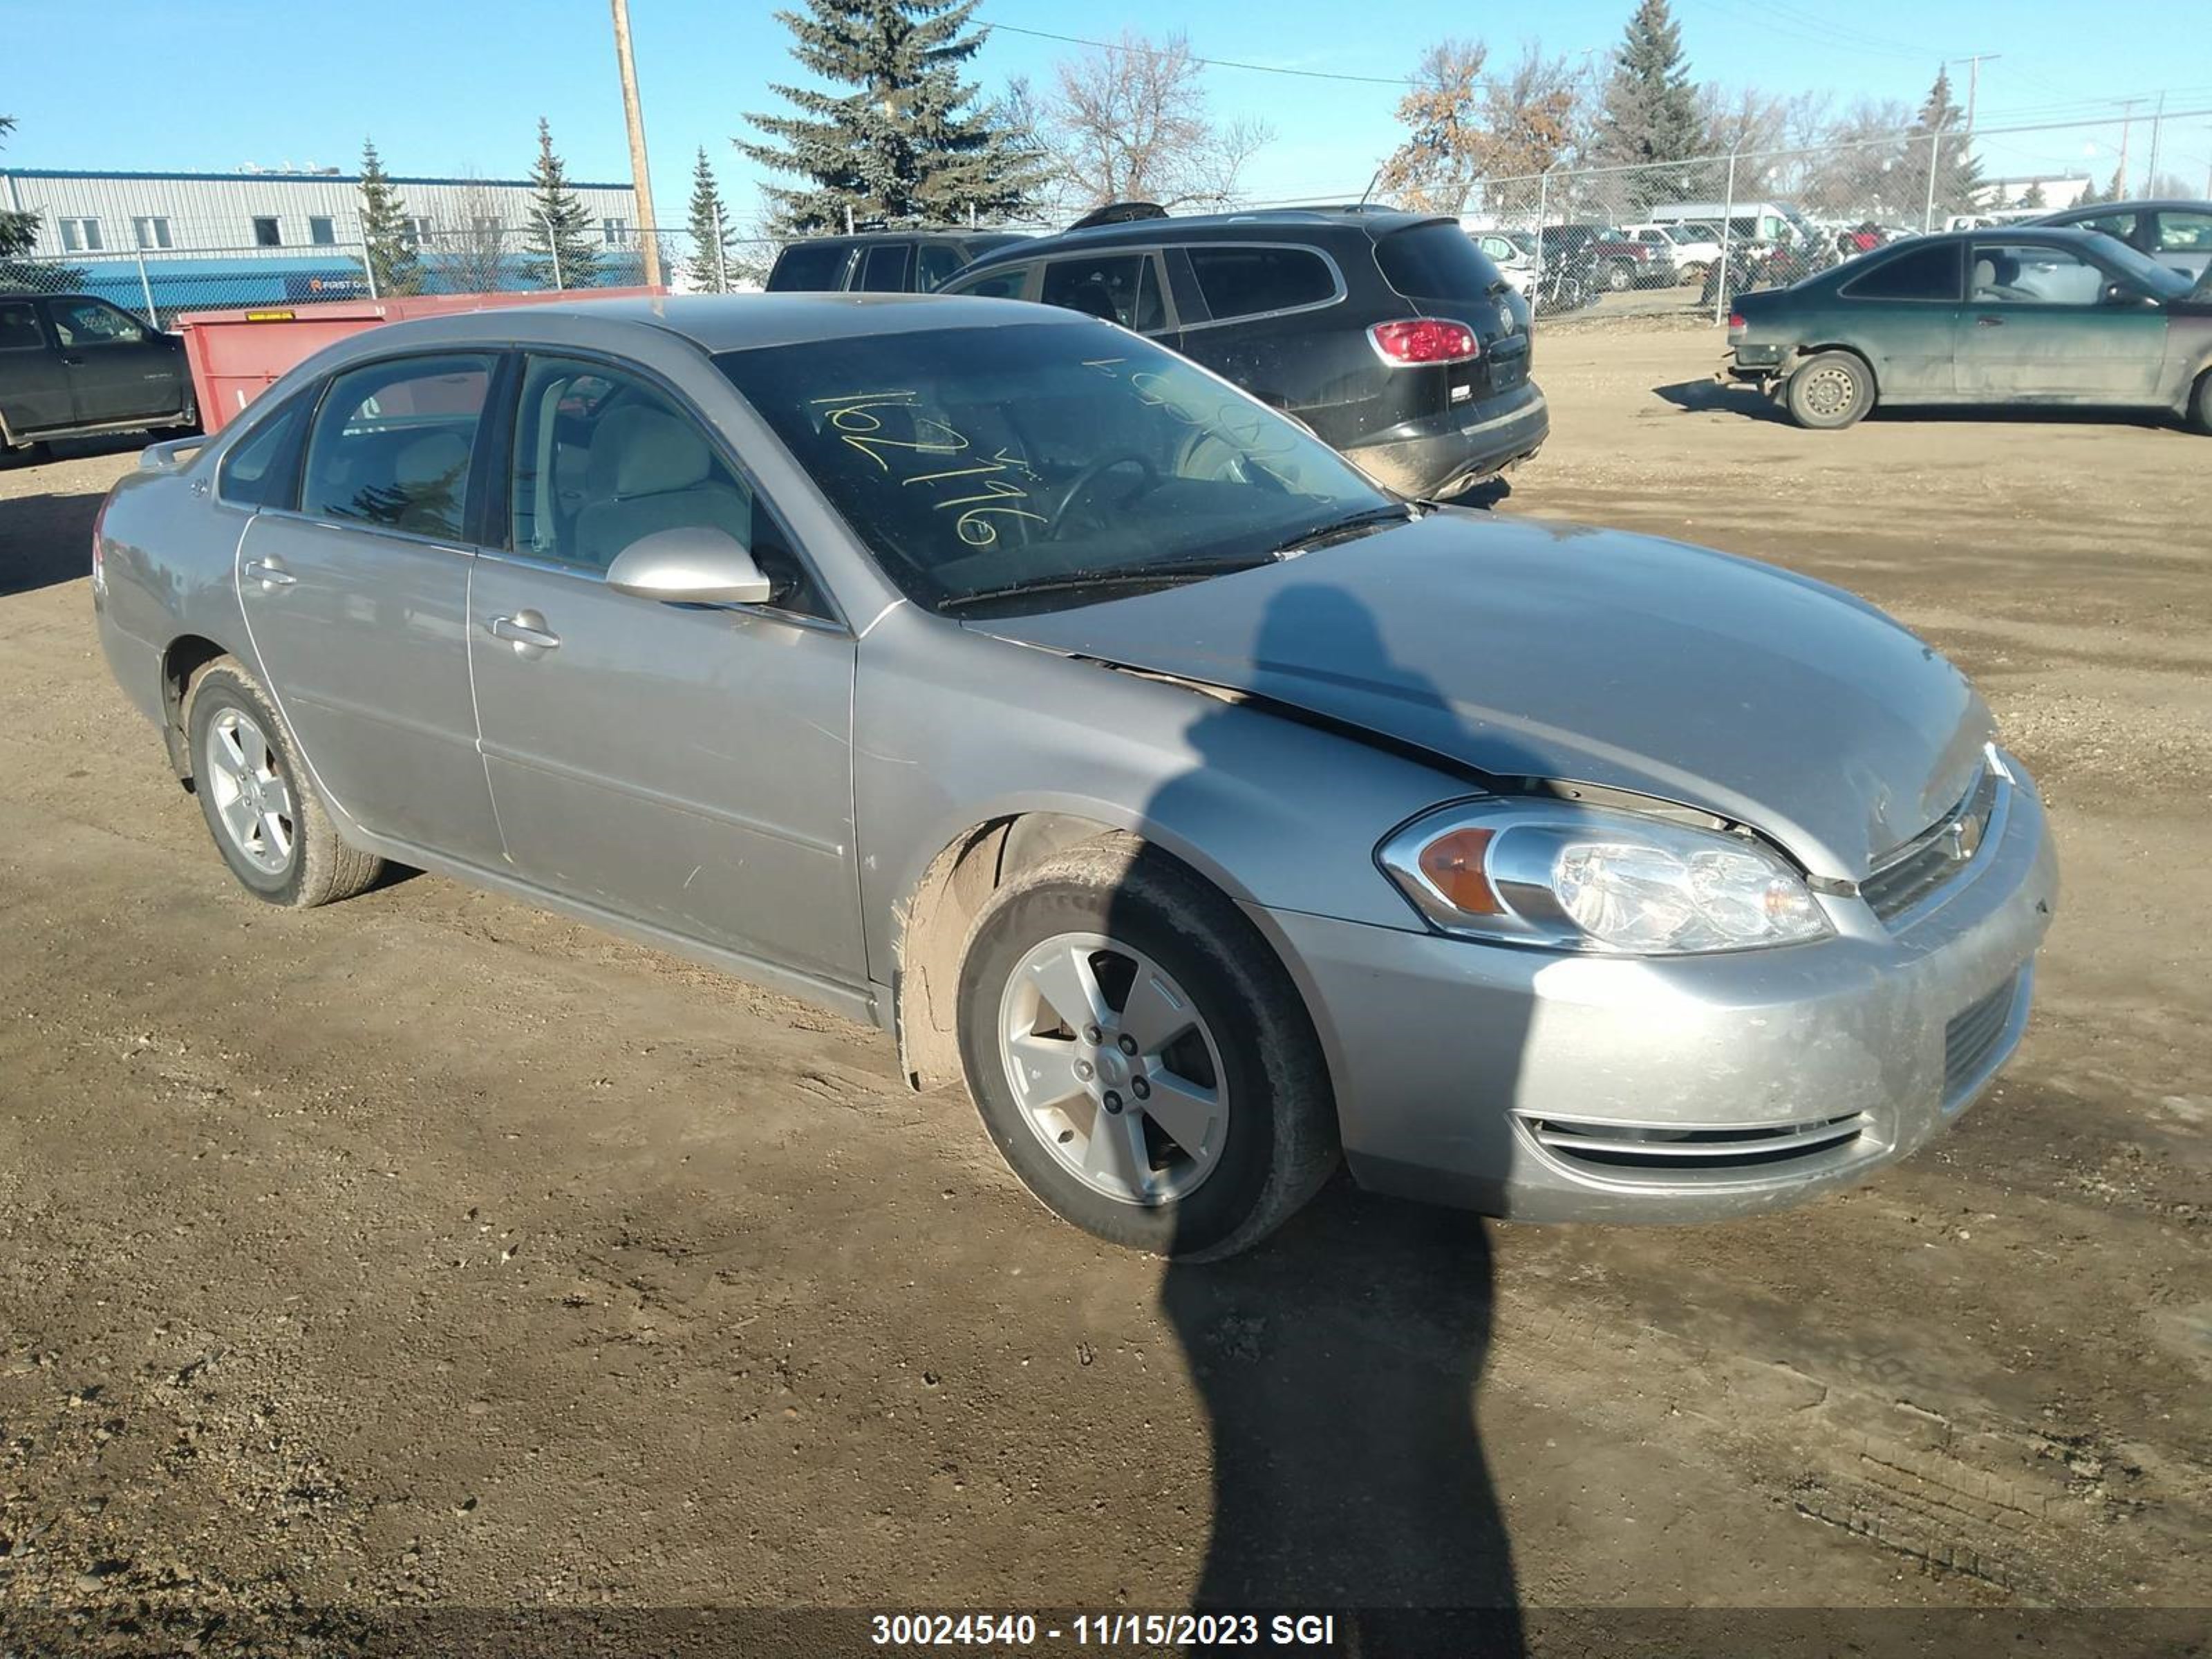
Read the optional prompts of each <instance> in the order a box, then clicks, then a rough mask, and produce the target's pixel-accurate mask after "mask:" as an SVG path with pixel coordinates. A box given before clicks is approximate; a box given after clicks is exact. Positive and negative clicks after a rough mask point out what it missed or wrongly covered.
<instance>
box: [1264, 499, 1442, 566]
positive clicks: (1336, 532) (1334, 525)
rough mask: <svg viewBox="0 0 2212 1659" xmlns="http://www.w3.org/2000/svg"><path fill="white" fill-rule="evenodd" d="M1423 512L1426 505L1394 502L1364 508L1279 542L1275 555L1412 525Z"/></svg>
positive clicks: (1286, 555) (1294, 552) (1278, 555)
mask: <svg viewBox="0 0 2212 1659" xmlns="http://www.w3.org/2000/svg"><path fill="white" fill-rule="evenodd" d="M1421 513H1422V506H1421V503H1419V502H1418V501H1393V502H1391V503H1390V505H1389V506H1388V507H1362V508H1361V509H1360V510H1359V511H1358V512H1357V513H1346V515H1345V516H1344V517H1343V518H1341V519H1334V520H1330V521H1329V522H1328V523H1327V524H1320V525H1316V526H1313V528H1311V529H1310V530H1301V531H1300V532H1298V533H1297V535H1295V536H1292V537H1291V538H1290V539H1289V540H1287V541H1282V542H1278V543H1277V544H1275V548H1274V556H1275V557H1276V558H1279V559H1285V558H1289V557H1290V556H1291V555H1293V554H1296V553H1302V552H1304V550H1306V549H1308V548H1310V547H1318V546H1320V545H1321V544H1322V543H1323V542H1331V541H1334V540H1336V539H1337V538H1340V537H1342V536H1349V535H1352V534H1354V533H1356V532H1359V531H1362V530H1376V529H1380V528H1381V527H1382V526H1384V525H1386V524H1411V523H1412V522H1413V520H1416V519H1418V518H1419V517H1420V516H1421Z"/></svg>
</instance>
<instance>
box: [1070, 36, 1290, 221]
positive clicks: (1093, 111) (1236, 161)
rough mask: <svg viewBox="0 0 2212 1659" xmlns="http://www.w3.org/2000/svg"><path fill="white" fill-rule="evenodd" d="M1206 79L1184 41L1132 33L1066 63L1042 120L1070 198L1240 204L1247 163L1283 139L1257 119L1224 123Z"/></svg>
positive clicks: (1166, 205)
mask: <svg viewBox="0 0 2212 1659" xmlns="http://www.w3.org/2000/svg"><path fill="white" fill-rule="evenodd" d="M1201 73H1202V65H1200V64H1198V63H1197V62H1195V61H1194V59H1193V58H1192V57H1191V55H1190V43H1189V41H1188V40H1186V39H1185V38H1184V37H1183V36H1182V35H1180V34H1175V35H1170V36H1169V37H1168V38H1167V39H1166V40H1160V41H1152V40H1146V39H1145V38H1144V37H1143V36H1141V35H1139V34H1136V33H1123V34H1122V36H1121V40H1119V41H1118V42H1117V43H1116V44H1115V45H1114V46H1111V47H1107V48H1100V49H1099V50H1097V51H1095V52H1091V53H1089V54H1087V55H1085V56H1084V57H1081V58H1072V59H1066V60H1063V61H1062V62H1061V63H1060V65H1059V67H1058V75H1057V84H1056V85H1055V86H1054V89H1053V92H1052V94H1051V95H1050V96H1048V98H1046V99H1045V100H1043V101H1042V106H1041V107H1040V108H1039V110H1038V112H1037V115H1036V129H1037V130H1036V138H1037V141H1038V143H1039V146H1040V148H1041V149H1042V150H1043V152H1044V154H1045V155H1046V156H1047V158H1048V167H1049V168H1050V171H1051V173H1052V174H1053V177H1054V184H1055V185H1056V186H1057V187H1058V191H1059V193H1060V196H1061V197H1062V198H1063V199H1064V200H1065V201H1066V202H1069V203H1072V204H1080V205H1082V206H1086V207H1088V206H1092V205H1096V204H1101V203H1105V202H1122V201H1142V202H1158V204H1160V205H1161V206H1162V207H1164V208H1170V209H1173V208H1179V207H1225V206H1228V205H1230V204H1231V203H1233V202H1234V201H1235V200H1236V199H1237V179H1239V177H1240V176H1241V175H1242V174H1243V171H1244V167H1245V165H1246V164H1247V163H1248V162H1249V161H1251V159H1252V156H1253V155H1254V154H1255V152H1256V151H1257V150H1258V149H1260V147H1261V145H1263V144H1265V143H1267V141H1268V140H1269V139H1270V138H1272V137H1273V136H1274V135H1273V133H1272V132H1271V131H1268V130H1267V127H1266V126H1264V125H1261V124H1260V123H1258V122H1256V121H1231V122H1228V123H1221V122H1218V121H1216V120H1215V119H1214V118H1213V117H1212V112H1211V111H1210V110H1209V109H1208V108H1207V106H1206V90H1205V88H1204V87H1202V86H1201V85H1200V75H1201Z"/></svg>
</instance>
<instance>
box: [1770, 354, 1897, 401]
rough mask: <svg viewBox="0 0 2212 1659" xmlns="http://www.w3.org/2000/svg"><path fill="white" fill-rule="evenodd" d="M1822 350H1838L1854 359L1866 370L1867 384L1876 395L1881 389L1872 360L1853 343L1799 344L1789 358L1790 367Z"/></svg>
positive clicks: (1794, 366) (1815, 355)
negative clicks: (1794, 353) (1793, 354)
mask: <svg viewBox="0 0 2212 1659" xmlns="http://www.w3.org/2000/svg"><path fill="white" fill-rule="evenodd" d="M1824 351H1839V352H1841V353H1842V354H1843V355H1844V356H1846V357H1849V358H1851V359H1853V360H1854V361H1856V362H1857V364H1858V366H1859V367H1860V368H1863V369H1864V370H1865V371H1866V377H1867V384H1868V385H1869V386H1872V387H1873V388H1874V389H1875V393H1876V394H1877V395H1879V394H1880V392H1881V381H1879V380H1876V379H1875V372H1874V362H1873V360H1872V359H1871V358H1869V356H1867V355H1866V353H1865V352H1863V351H1861V350H1860V349H1858V348H1857V346H1855V345H1843V344H1830V345H1805V346H1799V347H1798V348H1797V352H1796V356H1793V357H1792V358H1791V359H1790V368H1796V367H1797V365H1798V364H1800V363H1802V362H1804V361H1805V360H1806V359H1807V358H1808V357H1817V356H1820V354H1821V353H1822V352H1824Z"/></svg>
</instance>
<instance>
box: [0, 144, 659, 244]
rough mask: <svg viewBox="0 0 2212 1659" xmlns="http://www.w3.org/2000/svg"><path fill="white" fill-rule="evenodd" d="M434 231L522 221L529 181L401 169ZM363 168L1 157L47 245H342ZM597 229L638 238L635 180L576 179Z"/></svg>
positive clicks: (356, 235)
mask: <svg viewBox="0 0 2212 1659" xmlns="http://www.w3.org/2000/svg"><path fill="white" fill-rule="evenodd" d="M360 186H361V178H360V175H359V174H357V173H340V172H338V171H337V169H336V168H330V169H327V170H325V169H321V168H315V169H309V170H304V171H292V170H284V171H266V172H262V171H247V172H242V173H72V172H66V171H61V170H58V169H52V168H42V167H18V168H7V169H0V206H4V207H6V208H8V209H9V210H13V211H15V212H20V213H32V214H36V215H37V216H38V220H39V244H38V247H37V250H36V252H37V253H38V255H39V257H40V258H49V259H52V258H63V257H64V256H81V255H84V254H100V253H110V254H113V253H131V252H147V253H153V252H171V251H184V250H197V251H204V252H217V251H222V252H229V251H233V250H240V251H242V250H246V249H269V248H316V247H344V246H353V245H356V244H358V243H359V241H360V240H361V188H360ZM392 187H393V188H394V189H395V190H396V191H398V194H399V196H400V197H401V200H402V202H403V203H404V206H405V210H406V213H407V216H408V218H409V219H410V221H411V222H413V224H414V226H415V228H416V234H418V235H419V236H420V237H421V239H422V240H423V241H424V242H430V241H433V240H435V239H437V238H438V237H441V236H450V235H453V234H459V233H465V232H468V231H470V230H472V229H476V228H481V227H482V226H483V225H486V224H493V225H498V226H501V227H504V228H510V229H517V230H519V229H520V228H522V227H524V226H526V225H528V224H529V223H530V222H531V218H532V205H531V186H530V185H529V183H528V182H527V181H526V180H522V179H399V178H395V179H392ZM570 189H571V190H573V191H574V193H575V195H576V197H577V199H578V200H579V201H580V202H581V203H582V204H583V206H584V210H585V212H586V216H587V218H588V220H589V222H590V224H591V225H592V228H593V229H594V231H596V232H597V234H598V236H599V239H600V240H603V241H604V242H605V244H607V245H608V246H617V247H621V246H629V243H630V240H631V232H632V228H633V227H634V226H635V224H636V222H637V198H636V193H635V191H633V190H632V188H631V187H630V186H629V185H591V184H579V185H571V186H570Z"/></svg>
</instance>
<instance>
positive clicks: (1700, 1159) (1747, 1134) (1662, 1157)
mask: <svg viewBox="0 0 2212 1659" xmlns="http://www.w3.org/2000/svg"><path fill="white" fill-rule="evenodd" d="M1526 1121H1527V1123H1528V1131H1529V1133H1531V1134H1533V1135H1534V1136H1535V1138H1536V1143H1537V1145H1539V1146H1542V1147H1543V1148H1544V1149H1545V1150H1546V1151H1547V1152H1551V1153H1553V1155H1554V1156H1556V1157H1559V1158H1565V1160H1567V1161H1568V1162H1569V1163H1573V1164H1592V1165H1595V1166H1598V1167H1600V1168H1604V1169H1611V1170H1642V1171H1644V1172H1646V1173H1651V1174H1662V1175H1668V1176H1697V1175H1699V1174H1703V1173H1711V1172H1719V1171H1726V1170H1756V1169H1759V1168H1762V1167H1765V1166H1766V1165H1769V1164H1788V1163H1790V1162H1793V1161H1794V1160H1796V1159H1798V1158H1811V1157H1813V1156H1814V1155H1816V1154H1818V1153H1820V1152H1829V1151H1832V1150H1833V1149H1834V1148H1836V1147H1838V1146H1844V1145H1845V1144H1846V1143H1848V1142H1850V1141H1852V1140H1855V1139H1857V1138H1858V1136H1859V1133H1860V1132H1861V1131H1862V1130H1863V1128H1864V1127H1866V1121H1865V1114H1863V1113H1861V1112H1846V1113H1844V1115H1841V1116H1838V1117H1820V1118H1805V1119H1801V1120H1799V1121H1796V1122H1795V1123H1769V1124H1760V1125H1757V1126H1752V1127H1740V1128H1726V1129H1665V1128H1652V1127H1623V1126H1622V1125H1620V1124H1617V1123H1577V1122H1575V1121H1572V1120H1571V1119H1566V1118H1555V1117H1545V1118H1529V1119H1527V1120H1526Z"/></svg>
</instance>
